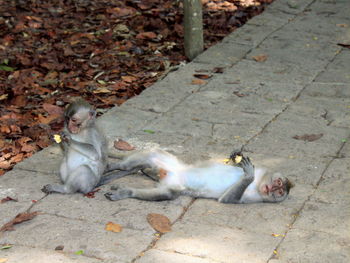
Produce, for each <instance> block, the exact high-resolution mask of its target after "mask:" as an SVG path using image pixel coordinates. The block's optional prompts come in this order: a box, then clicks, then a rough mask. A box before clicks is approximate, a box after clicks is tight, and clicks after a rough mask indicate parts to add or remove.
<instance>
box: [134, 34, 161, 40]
mask: <svg viewBox="0 0 350 263" xmlns="http://www.w3.org/2000/svg"><path fill="white" fill-rule="evenodd" d="M156 37H157V34H156V33H154V32H141V33H139V34H137V36H136V38H137V39H154V38H156Z"/></svg>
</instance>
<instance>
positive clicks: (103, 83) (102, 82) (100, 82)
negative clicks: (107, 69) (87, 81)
mask: <svg viewBox="0 0 350 263" xmlns="http://www.w3.org/2000/svg"><path fill="white" fill-rule="evenodd" d="M97 82H98V83H99V84H101V85H106V84H107V83H106V82H105V81H103V80H100V79H99V80H97Z"/></svg>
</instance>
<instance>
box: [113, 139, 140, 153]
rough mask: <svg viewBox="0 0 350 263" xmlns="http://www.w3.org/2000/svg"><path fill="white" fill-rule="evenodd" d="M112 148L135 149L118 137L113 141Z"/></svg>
mask: <svg viewBox="0 0 350 263" xmlns="http://www.w3.org/2000/svg"><path fill="white" fill-rule="evenodd" d="M114 148H116V149H118V150H120V151H132V150H135V147H134V146H132V145H130V144H129V143H128V142H126V141H123V140H122V139H118V140H115V141H114Z"/></svg>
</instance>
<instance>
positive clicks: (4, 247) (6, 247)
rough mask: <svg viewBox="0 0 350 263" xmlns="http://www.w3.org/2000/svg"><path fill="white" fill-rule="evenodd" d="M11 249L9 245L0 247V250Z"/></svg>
mask: <svg viewBox="0 0 350 263" xmlns="http://www.w3.org/2000/svg"><path fill="white" fill-rule="evenodd" d="M11 247H12V246H11V245H6V246H2V247H0V250H3V249H9V248H11Z"/></svg>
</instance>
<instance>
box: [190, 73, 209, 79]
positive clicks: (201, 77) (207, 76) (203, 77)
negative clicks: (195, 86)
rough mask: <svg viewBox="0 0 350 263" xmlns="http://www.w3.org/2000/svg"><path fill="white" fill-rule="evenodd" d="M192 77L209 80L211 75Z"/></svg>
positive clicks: (195, 75) (194, 75)
mask: <svg viewBox="0 0 350 263" xmlns="http://www.w3.org/2000/svg"><path fill="white" fill-rule="evenodd" d="M193 77H195V78H198V79H210V78H211V77H212V75H207V74H193Z"/></svg>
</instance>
